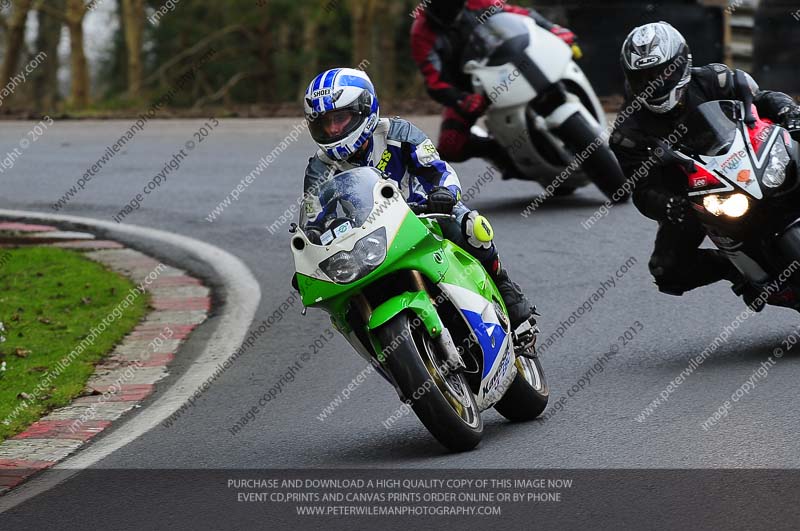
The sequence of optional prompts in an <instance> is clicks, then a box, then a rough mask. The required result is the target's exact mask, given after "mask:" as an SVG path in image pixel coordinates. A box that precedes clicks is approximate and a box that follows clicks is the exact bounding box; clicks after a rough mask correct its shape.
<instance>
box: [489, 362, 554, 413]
mask: <svg viewBox="0 0 800 531" xmlns="http://www.w3.org/2000/svg"><path fill="white" fill-rule="evenodd" d="M516 366H517V375H516V376H515V377H514V381H513V382H511V386H510V387H509V388H508V391H506V394H504V395H503V398H501V399H500V401H499V402H497V404H495V406H494V408H495V409H496V410H497V412H498V413H500V414H501V415H503V416H504V417H505V418H507V419H508V420H510V421H512V422H522V421H526V420H533V419H535V418H536V417H538V416H539V415H541V414H542V413H543V412H544V410H545V408H546V407H547V401H548V399H549V398H550V388H549V387H548V386H547V380H546V379H545V377H544V371H543V370H542V364H541V363H540V362H539V358H538V357H536V358H533V359H531V358H527V357H517V361H516Z"/></svg>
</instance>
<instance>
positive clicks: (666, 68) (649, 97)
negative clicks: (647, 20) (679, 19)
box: [621, 22, 692, 114]
mask: <svg viewBox="0 0 800 531" xmlns="http://www.w3.org/2000/svg"><path fill="white" fill-rule="evenodd" d="M621 61H622V69H623V71H624V72H625V78H626V80H627V81H628V86H629V87H630V89H631V91H632V93H633V95H634V96H637V97H640V98H641V99H642V100H643V101H644V105H645V107H647V108H648V109H650V110H651V111H653V112H655V113H659V114H663V113H667V112H669V111H671V110H672V109H674V108H675V106H677V105H678V103H680V102H681V100H682V99H683V97H684V95H685V94H686V90H687V86H688V85H689V81H691V80H692V52H691V50H690V49H689V45H688V44H686V39H684V38H683V35H681V34H680V32H679V31H678V30H676V29H675V28H673V27H672V26H671V25H669V24H667V23H666V22H654V23H652V24H646V25H644V26H639V27H638V28H636V29H634V30H633V31H632V32H631V33H630V34H629V35H628V37H627V38H626V39H625V42H624V43H623V44H622V57H621Z"/></svg>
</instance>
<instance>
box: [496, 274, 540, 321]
mask: <svg viewBox="0 0 800 531" xmlns="http://www.w3.org/2000/svg"><path fill="white" fill-rule="evenodd" d="M492 280H494V283H495V285H496V286H497V290H498V291H499V292H500V296H501V297H503V302H504V303H505V305H506V310H508V318H509V319H510V320H511V330H516V329H517V328H518V327H519V326H520V325H521V324H523V323H524V322H525V321H527V320H528V319H529V318H530V317H531V316H532V315H533V314H534V311H535V309H534V308H533V306H532V305H531V303H530V301H529V300H528V297H526V296H525V294H524V293H522V289H521V288H520V287H519V284H517V283H516V282H514V281H513V280H511V279H510V278H509V277H508V271H507V270H506V269H504V268H502V267H500V265H499V264H498V266H497V270H496V273H494V274H492Z"/></svg>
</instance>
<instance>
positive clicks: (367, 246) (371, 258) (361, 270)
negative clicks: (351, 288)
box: [319, 227, 386, 284]
mask: <svg viewBox="0 0 800 531" xmlns="http://www.w3.org/2000/svg"><path fill="white" fill-rule="evenodd" d="M385 259H386V229H385V228H384V227H381V228H380V229H378V230H376V231H375V232H373V233H371V234H368V235H367V236H364V237H363V238H361V239H360V240H358V241H357V242H356V245H355V247H353V250H352V251H340V252H338V253H336V254H335V255H333V256H331V257H330V258H328V259H327V260H325V261H323V262H322V263H321V264H320V265H319V267H320V268H321V269H322V271H323V272H324V273H325V274H326V275H328V277H330V278H331V279H332V280H333V281H334V282H336V283H337V284H348V283H350V282H354V281H356V280H358V279H359V278H362V277H364V276H366V275H368V274H369V273H371V272H372V271H373V270H374V269H375V268H376V267H378V266H379V265H381V264H382V263H383V261H384V260H385Z"/></svg>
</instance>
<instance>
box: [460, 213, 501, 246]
mask: <svg viewBox="0 0 800 531" xmlns="http://www.w3.org/2000/svg"><path fill="white" fill-rule="evenodd" d="M461 230H462V231H463V232H464V237H465V238H466V239H467V243H469V244H470V245H471V246H473V247H475V248H477V249H490V248H491V247H492V242H493V241H494V229H492V225H491V224H490V223H489V220H488V219H486V218H485V217H483V216H481V215H480V214H479V213H478V211H477V210H473V211H471V212H469V213H468V214H467V215H465V216H464V219H463V221H462V222H461Z"/></svg>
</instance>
